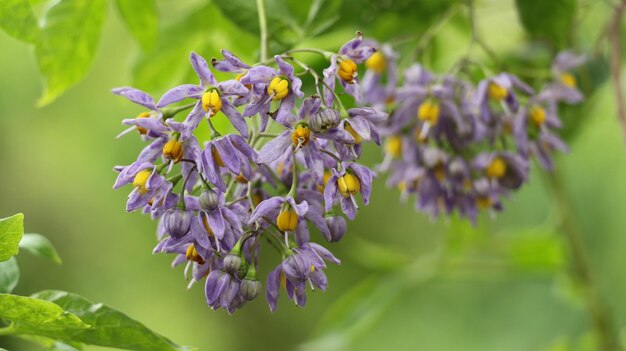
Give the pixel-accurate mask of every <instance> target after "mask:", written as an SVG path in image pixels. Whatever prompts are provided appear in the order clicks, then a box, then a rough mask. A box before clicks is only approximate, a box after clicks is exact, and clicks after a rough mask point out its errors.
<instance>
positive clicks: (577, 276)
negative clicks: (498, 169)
mask: <svg viewBox="0 0 626 351" xmlns="http://www.w3.org/2000/svg"><path fill="white" fill-rule="evenodd" d="M545 179H546V180H547V182H548V184H549V187H550V190H551V191H552V196H553V198H554V202H555V205H556V207H557V210H558V214H559V222H560V227H561V232H562V233H563V235H565V238H566V240H567V243H568V245H569V251H570V254H571V258H570V264H571V270H570V274H571V276H572V279H573V280H575V281H576V282H578V283H579V285H580V287H581V289H582V293H583V295H584V296H583V298H584V299H585V303H586V306H587V312H588V314H589V318H590V319H591V323H592V325H593V329H594V330H595V332H596V333H597V337H598V341H599V345H598V350H602V351H615V350H621V347H620V343H619V337H618V334H617V331H616V328H615V325H614V323H613V319H612V316H611V313H610V311H609V309H608V308H607V306H606V303H605V301H604V300H603V298H602V296H601V294H600V292H599V291H598V288H597V286H596V284H595V281H594V278H593V274H592V270H591V266H590V263H589V258H588V255H587V251H586V249H585V243H584V240H583V233H582V230H581V228H582V227H581V225H580V224H579V223H578V222H577V220H576V214H575V213H574V209H573V206H572V204H571V202H570V201H569V199H568V197H567V192H566V190H565V186H564V185H563V179H562V178H560V177H559V175H558V174H557V173H556V172H554V173H552V174H549V175H547V176H546V177H545Z"/></svg>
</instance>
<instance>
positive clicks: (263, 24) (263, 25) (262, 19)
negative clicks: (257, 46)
mask: <svg viewBox="0 0 626 351" xmlns="http://www.w3.org/2000/svg"><path fill="white" fill-rule="evenodd" d="M256 7H257V10H258V12H259V28H260V29H261V61H266V60H267V39H268V37H267V18H266V16H265V4H264V3H263V0H256Z"/></svg>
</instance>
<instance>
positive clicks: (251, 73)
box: [241, 55, 304, 130]
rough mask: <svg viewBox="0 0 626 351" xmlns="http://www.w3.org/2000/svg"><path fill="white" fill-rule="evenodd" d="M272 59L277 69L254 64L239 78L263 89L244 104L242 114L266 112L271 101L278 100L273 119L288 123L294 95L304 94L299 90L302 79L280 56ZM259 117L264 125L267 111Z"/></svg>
mask: <svg viewBox="0 0 626 351" xmlns="http://www.w3.org/2000/svg"><path fill="white" fill-rule="evenodd" d="M274 59H275V60H276V64H277V65H278V70H275V69H273V68H271V67H267V66H262V65H261V66H255V67H252V68H250V70H248V72H247V73H246V74H245V75H244V76H243V77H242V78H241V83H243V84H251V85H253V86H255V87H259V88H258V89H259V90H261V89H262V91H263V93H262V94H261V95H258V96H256V97H255V98H254V99H253V100H252V101H251V103H250V104H249V105H248V106H246V109H245V110H244V112H243V114H244V116H253V115H255V114H257V113H259V112H267V111H269V106H270V104H271V102H272V101H280V107H279V108H278V111H277V113H276V118H275V119H276V121H277V122H278V123H281V124H288V123H289V122H290V121H291V120H292V118H293V114H292V112H291V110H292V109H293V107H294V105H295V101H296V97H302V96H304V93H303V92H302V91H301V90H300V87H301V86H302V81H301V80H300V78H298V77H296V75H295V74H294V69H293V66H291V65H290V64H288V63H286V62H285V61H284V60H283V58H282V57H281V56H279V55H276V56H274ZM261 117H262V118H263V125H266V124H267V118H268V115H267V113H262V115H261ZM261 130H264V128H261Z"/></svg>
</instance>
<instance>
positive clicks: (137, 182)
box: [133, 169, 152, 194]
mask: <svg viewBox="0 0 626 351" xmlns="http://www.w3.org/2000/svg"><path fill="white" fill-rule="evenodd" d="M151 175H152V170H151V169H144V170H143V171H141V172H139V173H137V174H136V175H135V179H134V180H133V186H134V187H135V188H139V192H140V193H142V194H145V193H147V192H148V189H147V188H146V183H147V182H148V179H149V178H150V176H151Z"/></svg>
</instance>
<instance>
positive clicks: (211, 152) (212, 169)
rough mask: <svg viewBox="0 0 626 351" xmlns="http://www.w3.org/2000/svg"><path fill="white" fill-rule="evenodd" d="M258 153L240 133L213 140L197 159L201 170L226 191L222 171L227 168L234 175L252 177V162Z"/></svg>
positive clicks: (219, 187) (213, 182)
mask: <svg viewBox="0 0 626 351" xmlns="http://www.w3.org/2000/svg"><path fill="white" fill-rule="evenodd" d="M256 160H257V154H256V152H255V151H254V149H252V147H250V145H248V143H247V142H246V140H245V139H244V138H242V137H241V136H239V135H236V134H229V135H226V136H223V137H219V138H217V139H214V140H211V141H209V142H208V143H206V145H205V149H204V151H202V153H201V154H200V155H199V157H198V158H197V159H196V163H197V164H198V166H199V168H200V172H201V173H202V174H203V175H204V176H205V177H206V179H207V180H208V181H209V182H211V183H212V184H213V185H215V186H216V187H217V188H218V189H220V190H221V191H226V184H225V183H224V180H223V178H222V171H223V170H227V171H229V172H231V173H232V174H233V175H234V176H242V177H244V178H245V179H248V180H249V179H251V178H252V168H251V167H250V162H256Z"/></svg>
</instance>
